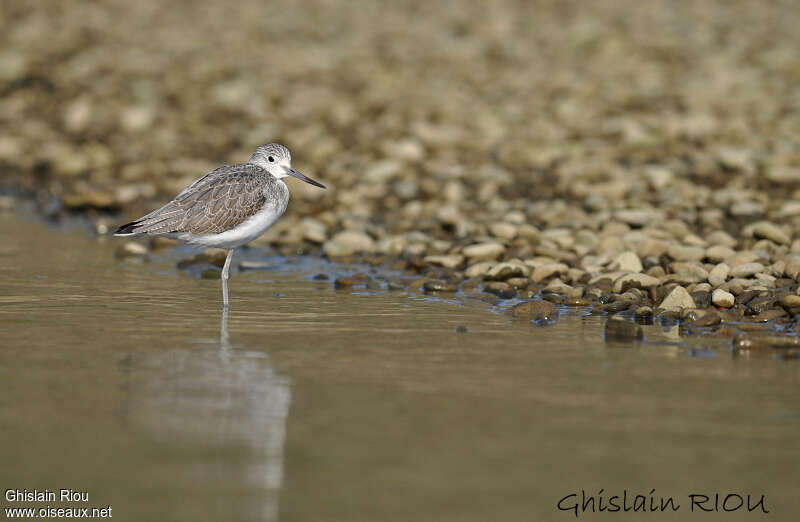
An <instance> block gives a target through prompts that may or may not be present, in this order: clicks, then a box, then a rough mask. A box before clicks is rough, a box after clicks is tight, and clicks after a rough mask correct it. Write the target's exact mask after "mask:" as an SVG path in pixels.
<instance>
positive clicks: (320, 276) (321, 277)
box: [311, 273, 330, 281]
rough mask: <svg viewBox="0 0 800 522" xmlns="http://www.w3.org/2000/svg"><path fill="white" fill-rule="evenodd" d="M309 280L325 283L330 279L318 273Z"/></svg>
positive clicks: (326, 275)
mask: <svg viewBox="0 0 800 522" xmlns="http://www.w3.org/2000/svg"><path fill="white" fill-rule="evenodd" d="M311 279H313V280H314V281H327V280H328V279H330V277H328V274H322V273H320V274H314V275H313V276H312V277H311Z"/></svg>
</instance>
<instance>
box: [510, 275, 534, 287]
mask: <svg viewBox="0 0 800 522" xmlns="http://www.w3.org/2000/svg"><path fill="white" fill-rule="evenodd" d="M506 283H508V284H509V285H511V286H512V287H513V288H516V289H517V290H524V289H525V288H528V286H529V285H530V279H528V278H527V277H512V278H510V279H508V280H506Z"/></svg>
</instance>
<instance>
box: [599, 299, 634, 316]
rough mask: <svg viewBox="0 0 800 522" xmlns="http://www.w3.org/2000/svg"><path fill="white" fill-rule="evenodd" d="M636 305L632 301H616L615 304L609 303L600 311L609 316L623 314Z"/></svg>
mask: <svg viewBox="0 0 800 522" xmlns="http://www.w3.org/2000/svg"><path fill="white" fill-rule="evenodd" d="M634 304H635V303H633V302H632V301H614V302H613V303H608V304H605V305H603V306H601V307H600V309H601V310H602V311H604V312H606V313H609V314H615V313H617V312H622V311H624V310H627V309H629V308H630V307H632V306H634Z"/></svg>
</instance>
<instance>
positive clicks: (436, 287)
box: [422, 279, 458, 293]
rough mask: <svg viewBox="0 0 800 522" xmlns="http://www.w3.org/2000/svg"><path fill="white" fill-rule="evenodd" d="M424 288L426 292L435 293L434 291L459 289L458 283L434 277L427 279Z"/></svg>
mask: <svg viewBox="0 0 800 522" xmlns="http://www.w3.org/2000/svg"><path fill="white" fill-rule="evenodd" d="M422 289H423V290H424V291H425V292H426V293H433V292H455V291H457V290H458V287H457V286H456V285H453V284H450V283H448V282H447V281H442V280H441V279H434V280H430V281H425V283H424V284H423V285H422Z"/></svg>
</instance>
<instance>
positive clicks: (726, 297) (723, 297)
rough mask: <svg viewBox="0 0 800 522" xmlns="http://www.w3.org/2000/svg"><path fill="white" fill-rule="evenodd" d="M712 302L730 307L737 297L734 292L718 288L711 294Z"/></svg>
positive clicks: (723, 306) (719, 305)
mask: <svg viewBox="0 0 800 522" xmlns="http://www.w3.org/2000/svg"><path fill="white" fill-rule="evenodd" d="M711 302H712V303H714V305H715V306H718V307H720V308H730V307H732V306H733V305H734V302H735V298H734V297H733V294H732V293H730V292H726V291H725V290H722V289H721V288H717V289H716V290H714V292H713V293H712V294H711Z"/></svg>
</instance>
